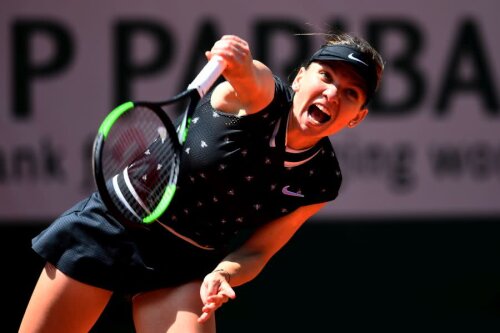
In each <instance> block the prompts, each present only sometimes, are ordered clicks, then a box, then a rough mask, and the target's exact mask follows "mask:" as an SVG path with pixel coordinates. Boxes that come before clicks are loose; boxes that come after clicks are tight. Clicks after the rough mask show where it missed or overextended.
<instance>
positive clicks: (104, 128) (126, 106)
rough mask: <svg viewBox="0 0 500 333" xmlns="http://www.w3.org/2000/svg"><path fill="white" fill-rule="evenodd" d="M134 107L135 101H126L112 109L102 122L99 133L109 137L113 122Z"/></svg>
mask: <svg viewBox="0 0 500 333" xmlns="http://www.w3.org/2000/svg"><path fill="white" fill-rule="evenodd" d="M133 107H134V102H125V103H123V104H121V105H119V106H117V107H116V108H114V109H113V111H111V112H110V113H109V114H108V115H107V117H106V118H105V119H104V121H103V122H102V124H101V126H100V127H99V133H100V134H102V136H103V137H104V139H106V138H107V137H108V134H109V131H110V130H111V127H112V126H113V124H114V123H115V122H116V120H117V119H118V118H120V116H121V115H122V114H124V113H125V112H127V111H128V110H130V109H132V108H133Z"/></svg>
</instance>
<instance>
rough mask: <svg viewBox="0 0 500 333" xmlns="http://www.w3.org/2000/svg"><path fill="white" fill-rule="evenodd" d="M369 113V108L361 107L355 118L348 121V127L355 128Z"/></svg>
mask: <svg viewBox="0 0 500 333" xmlns="http://www.w3.org/2000/svg"><path fill="white" fill-rule="evenodd" d="M367 114H368V109H367V108H365V109H361V110H360V111H359V112H358V113H357V114H356V116H355V117H354V118H352V119H351V120H350V121H349V123H347V127H349V128H354V127H356V126H358V124H359V123H360V122H362V121H363V119H365V118H366V115H367Z"/></svg>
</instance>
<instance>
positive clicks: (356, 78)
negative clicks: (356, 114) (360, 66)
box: [318, 61, 368, 97]
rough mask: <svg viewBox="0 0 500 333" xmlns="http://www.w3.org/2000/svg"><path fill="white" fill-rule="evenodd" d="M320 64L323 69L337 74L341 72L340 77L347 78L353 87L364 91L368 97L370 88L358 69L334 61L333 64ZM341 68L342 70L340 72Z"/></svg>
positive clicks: (319, 62)
mask: <svg viewBox="0 0 500 333" xmlns="http://www.w3.org/2000/svg"><path fill="white" fill-rule="evenodd" d="M318 64H319V65H320V66H322V67H326V68H328V69H330V70H331V71H332V72H333V73H336V74H337V73H339V72H340V75H342V76H343V77H344V78H347V82H348V83H349V84H352V85H353V86H355V87H357V88H358V89H360V90H361V91H363V93H364V95H365V97H366V96H367V89H368V86H367V84H366V81H365V80H364V79H363V77H362V76H361V74H359V73H358V72H357V71H356V69H355V68H353V67H352V65H349V64H348V63H342V62H333V61H332V62H331V63H328V62H322V61H318ZM339 68H341V69H340V70H338V69H339ZM342 72H344V73H342ZM337 75H338V74H337Z"/></svg>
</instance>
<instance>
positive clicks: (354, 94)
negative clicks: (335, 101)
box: [345, 88, 360, 102]
mask: <svg viewBox="0 0 500 333" xmlns="http://www.w3.org/2000/svg"><path fill="white" fill-rule="evenodd" d="M345 95H346V96H347V98H349V100H351V101H353V102H356V101H357V100H358V99H359V98H360V94H359V92H358V91H357V90H356V89H352V88H347V89H346V90H345Z"/></svg>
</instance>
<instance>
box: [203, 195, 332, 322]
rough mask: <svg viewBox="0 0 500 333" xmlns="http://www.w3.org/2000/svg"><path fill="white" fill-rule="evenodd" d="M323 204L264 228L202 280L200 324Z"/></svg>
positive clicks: (256, 271) (315, 205) (282, 218)
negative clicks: (234, 287) (202, 305)
mask: <svg viewBox="0 0 500 333" xmlns="http://www.w3.org/2000/svg"><path fill="white" fill-rule="evenodd" d="M324 205H325V203H320V204H314V205H309V206H304V207H300V208H298V209H297V210H295V211H294V212H292V213H290V214H288V215H285V216H282V217H280V218H278V219H276V220H274V221H273V222H271V223H268V224H265V225H263V226H262V227H261V228H260V229H258V230H257V231H256V232H255V233H254V234H253V235H252V237H250V239H248V240H247V241H246V242H245V243H244V244H243V245H242V246H241V247H240V248H239V249H237V250H236V251H234V252H232V253H230V254H229V255H228V256H227V257H225V258H224V260H223V261H221V262H220V263H219V264H218V265H217V267H216V268H215V269H214V271H213V272H212V273H210V274H208V275H207V276H206V277H205V280H204V281H203V284H202V287H201V291H200V293H201V298H202V300H203V303H204V304H205V306H204V307H203V314H202V315H201V316H200V318H199V321H200V322H204V321H206V320H207V319H208V318H209V317H210V316H211V314H212V313H213V312H214V311H215V310H216V309H217V308H219V307H220V306H221V305H222V304H223V303H225V302H226V301H227V300H228V298H235V296H236V295H235V293H234V290H233V289H232V288H231V286H239V285H242V284H245V283H247V282H249V281H251V280H252V279H254V278H255V277H256V276H257V275H258V274H259V273H260V272H261V271H262V269H263V268H264V267H265V266H266V264H267V263H268V262H269V260H270V259H271V258H272V257H273V256H274V255H275V254H276V253H277V252H278V251H279V250H280V249H281V248H282V247H283V246H284V245H285V244H286V243H288V241H289V240H290V239H291V238H292V236H293V235H294V234H295V232H296V231H297V230H298V229H299V228H300V227H301V226H302V225H303V224H304V222H305V221H307V220H308V219H309V218H310V217H311V216H313V215H314V214H316V213H317V212H318V211H319V210H320V209H321V208H322V207H323V206H324ZM228 280H229V281H228ZM229 282H230V283H231V284H230V285H229Z"/></svg>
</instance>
